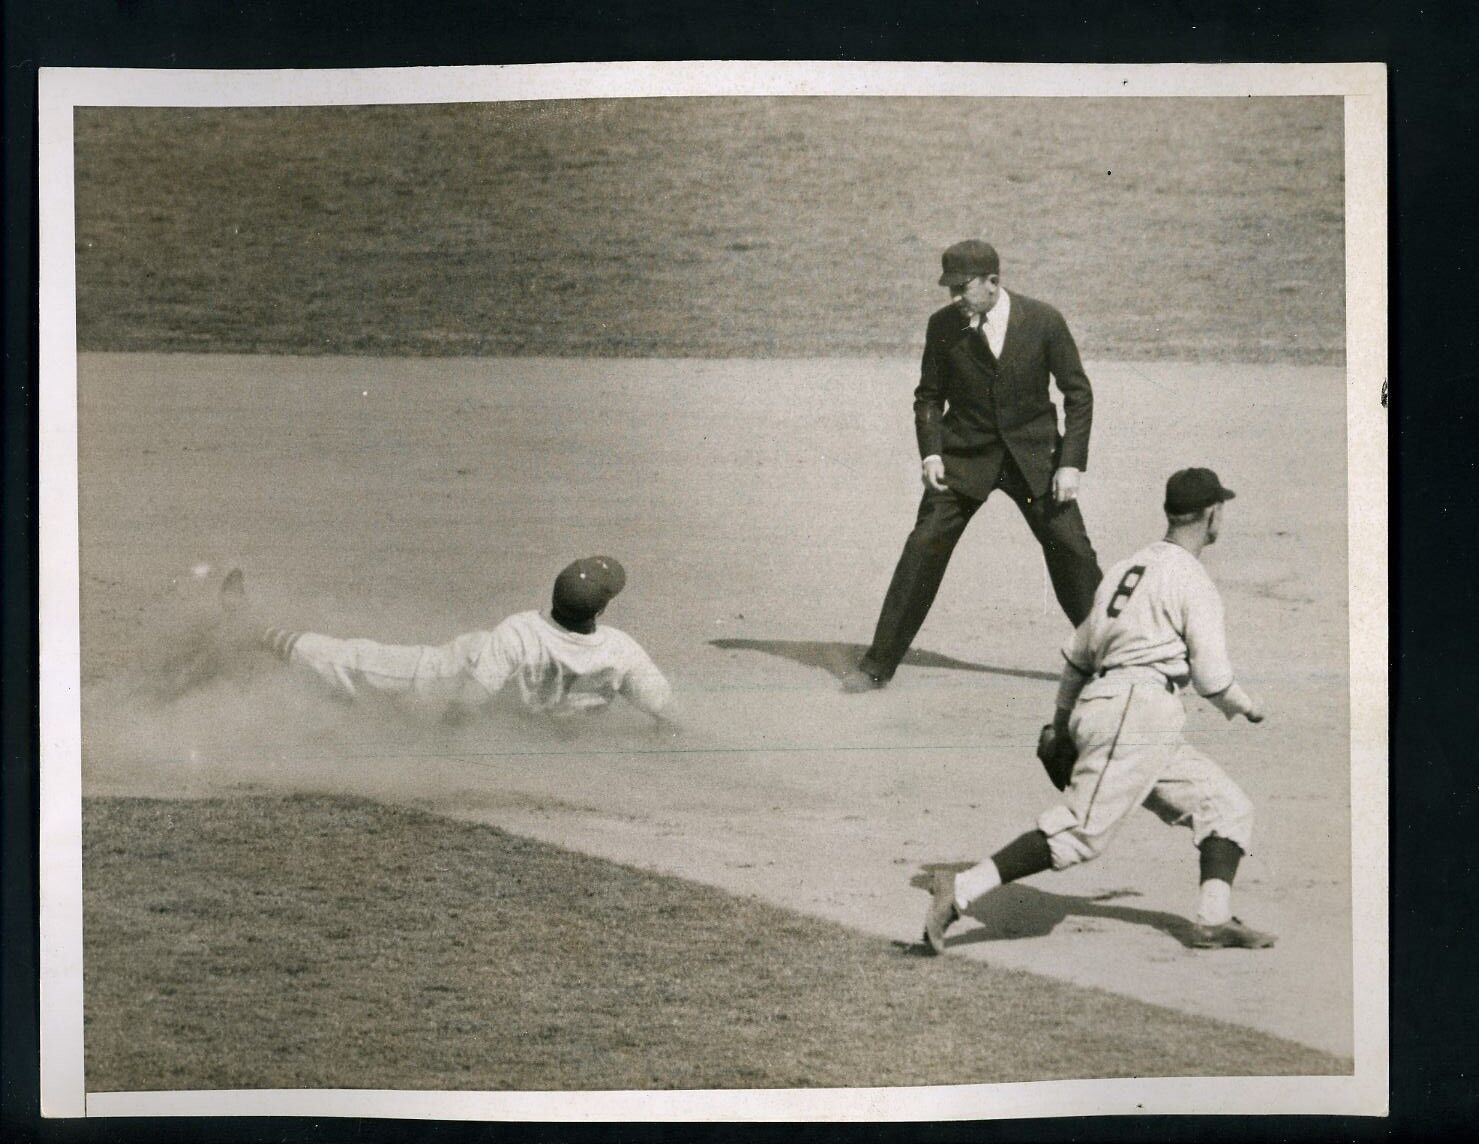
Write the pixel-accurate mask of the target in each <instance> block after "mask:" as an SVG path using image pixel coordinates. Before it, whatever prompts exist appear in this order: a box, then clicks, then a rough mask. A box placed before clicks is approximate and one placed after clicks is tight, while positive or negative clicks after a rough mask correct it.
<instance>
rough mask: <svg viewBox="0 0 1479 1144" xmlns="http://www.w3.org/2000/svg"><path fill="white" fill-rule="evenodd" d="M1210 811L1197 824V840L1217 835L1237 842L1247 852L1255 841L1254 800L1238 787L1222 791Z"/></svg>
mask: <svg viewBox="0 0 1479 1144" xmlns="http://www.w3.org/2000/svg"><path fill="white" fill-rule="evenodd" d="M1208 811H1209V813H1208V814H1207V816H1206V818H1205V820H1204V821H1202V822H1198V823H1197V824H1196V827H1197V829H1196V841H1197V845H1201V842H1202V840H1203V839H1204V838H1207V837H1208V836H1210V835H1214V834H1215V835H1216V836H1217V837H1219V838H1226V839H1227V840H1228V841H1229V842H1233V843H1236V844H1237V845H1238V846H1239V847H1240V848H1241V849H1242V850H1243V852H1244V853H1245V854H1246V853H1247V852H1248V851H1249V850H1250V849H1251V848H1252V841H1253V801H1252V799H1250V798H1249V797H1248V796H1247V795H1246V794H1244V793H1243V792H1242V791H1241V790H1239V789H1238V788H1237V787H1234V786H1230V787H1229V788H1228V789H1227V790H1225V791H1223V792H1221V793H1220V794H1219V796H1218V797H1217V799H1216V800H1215V802H1214V803H1213V804H1212V806H1210V807H1209V808H1208Z"/></svg>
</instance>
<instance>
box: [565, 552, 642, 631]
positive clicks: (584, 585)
mask: <svg viewBox="0 0 1479 1144" xmlns="http://www.w3.org/2000/svg"><path fill="white" fill-rule="evenodd" d="M626 584H627V574H626V570H625V569H624V568H622V566H621V565H620V564H619V563H618V562H617V561H616V560H614V559H612V558H611V557H610V556H586V557H584V558H582V559H580V560H577V561H575V563H573V564H570V565H568V566H567V567H566V568H565V569H564V571H562V572H561V573H560V574H559V575H558V576H556V577H555V592H554V601H553V602H554V606H555V609H556V610H557V611H560V612H564V613H566V614H569V615H576V616H594V615H595V614H596V613H597V612H599V611H600V610H601V609H602V608H604V607H605V606H606V605H607V604H609V603H610V602H611V601H612V600H613V599H614V598H615V597H616V595H617V594H618V593H619V592H620V591H621V590H622V589H623V588H625V587H626Z"/></svg>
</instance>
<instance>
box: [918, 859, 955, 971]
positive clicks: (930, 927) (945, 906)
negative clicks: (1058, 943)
mask: <svg viewBox="0 0 1479 1144" xmlns="http://www.w3.org/2000/svg"><path fill="white" fill-rule="evenodd" d="M959 920H960V911H959V910H957V909H956V908H955V875H954V874H942V873H940V872H939V871H936V872H935V884H934V892H933V895H932V896H931V898H930V908H929V912H928V913H927V914H925V915H924V940H925V943H926V944H927V945H928V946H929V949H930V952H931V953H935V954H940V953H944V952H945V931H946V930H947V929H949V928H950V927H951V926H952V925H954V924H955V923H956V922H957V921H959Z"/></svg>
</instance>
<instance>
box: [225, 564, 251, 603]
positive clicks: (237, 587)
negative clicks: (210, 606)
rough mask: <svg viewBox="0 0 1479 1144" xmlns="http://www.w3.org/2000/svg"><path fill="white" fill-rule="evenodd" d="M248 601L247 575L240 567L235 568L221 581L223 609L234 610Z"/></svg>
mask: <svg viewBox="0 0 1479 1144" xmlns="http://www.w3.org/2000/svg"><path fill="white" fill-rule="evenodd" d="M245 603H246V577H245V576H243V575H242V574H241V569H240V568H233V569H231V571H230V572H227V573H226V579H224V580H222V581H221V610H222V611H224V612H234V611H236V610H238V609H239V608H240V607H241V606H242V605H243V604H245Z"/></svg>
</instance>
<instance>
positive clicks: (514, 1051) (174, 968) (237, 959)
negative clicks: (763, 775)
mask: <svg viewBox="0 0 1479 1144" xmlns="http://www.w3.org/2000/svg"><path fill="white" fill-rule="evenodd" d="M84 818H85V837H86V838H87V839H88V840H89V845H88V847H87V849H86V853H85V865H84V869H85V893H86V911H87V927H86V933H85V940H86V950H85V953H86V961H85V965H86V979H85V988H86V1021H87V1035H86V1052H87V1057H86V1069H87V1074H86V1079H87V1088H88V1090H89V1091H92V1092H106V1091H137V1090H147V1089H224V1088H301V1087H318V1088H339V1087H347V1088H398V1089H447V1090H454V1089H460V1090H505V1089H528V1090H550V1089H574V1088H580V1089H631V1088H770V1087H787V1088H800V1087H832V1086H876V1085H920V1084H952V1083H973V1082H1000V1081H1023V1080H1049V1079H1059V1078H1075V1077H1077V1078H1092V1077H1106V1076H1114V1077H1133V1076H1204V1075H1239V1074H1246V1073H1248V1072H1249V1071H1250V1068H1256V1071H1257V1072H1258V1073H1259V1074H1264V1075H1275V1074H1296V1075H1298V1074H1306V1075H1317V1074H1332V1073H1344V1072H1348V1071H1349V1062H1348V1061H1345V1060H1342V1059H1341V1058H1338V1057H1334V1056H1330V1055H1327V1054H1323V1053H1320V1052H1317V1051H1315V1050H1313V1049H1309V1048H1305V1047H1303V1046H1300V1045H1297V1044H1293V1043H1291V1042H1288V1041H1281V1040H1278V1039H1276V1038H1273V1037H1269V1036H1266V1035H1264V1034H1261V1033H1257V1032H1253V1031H1251V1030H1248V1029H1243V1028H1239V1027H1236V1026H1232V1025H1227V1024H1222V1023H1218V1022H1214V1021H1208V1020H1204V1019H1200V1018H1195V1017H1190V1016H1187V1015H1185V1014H1182V1013H1177V1012H1174V1011H1172V1010H1169V1009H1162V1008H1158V1007H1156V1006H1151V1005H1145V1004H1142V1003H1139V1002H1136V1001H1131V1000H1128V999H1125V998H1123V997H1117V996H1114V995H1111V994H1108V993H1104V992H1100V991H1097V990H1084V989H1079V988H1075V987H1072V986H1069V985H1065V984H1061V983H1058V982H1055V981H1052V980H1049V979H1046V978H1040V977H1036V976H1033V975H1030V974H1025V973H1020V972H1012V971H1005V970H1001V969H996V968H993V967H991V966H988V965H983V964H980V963H975V962H970V961H967V960H964V959H961V958H944V959H925V958H921V957H918V956H914V955H912V954H910V953H909V952H907V951H906V950H903V949H901V948H900V947H898V946H896V945H894V944H891V943H889V942H887V941H883V940H880V939H876V938H868V937H863V936H860V935H858V934H856V933H854V932H852V931H850V930H847V929H845V928H843V927H841V926H836V925H831V924H828V923H825V922H820V921H816V920H813V919H810V918H807V917H804V916H802V915H799V914H795V913H791V912H788V911H784V910H780V909H777V908H775V907H772V906H768V905H764V904H761V903H758V902H756V901H753V900H747V899H743V898H736V897H731V896H728V895H726V894H723V893H721V892H719V891H717V890H712V889H708V888H705V887H702V886H698V885H695V884H692V883H689V882H685V881H681V880H679V879H676V878H669V877H659V876H656V875H653V874H648V873H643V872H640V871H637V870H634V869H630V868H627V867H623V866H619V865H615V864H611V863H607V862H602V861H599V860H597V859H594V858H588V857H584V856H582V855H578V854H574V853H571V852H569V851H565V850H560V849H556V848H554V847H550V846H545V845H541V844H539V843H536V842H531V841H528V840H526V839H522V838H518V837H514V836H512V835H509V834H505V833H503V832H502V831H499V830H495V829H492V828H489V827H483V826H476V825H468V824H462V823H456V822H452V821H449V820H447V819H444V818H441V817H437V816H433V815H427V814H421V813H417V812H414V811H407V810H401V809H393V808H390V807H386V806H383V805H379V804H377V803H373V802H368V801H363V800H358V799H348V798H330V797H316V796H314V797H309V796H296V797H289V798H278V797H253V798H233V799H228V800H209V801H196V802H192V801H184V802H179V801H156V800H150V799H114V798H95V799H89V800H87V801H86V802H85V803H84ZM104 839H105V840H106V841H100V840H104ZM1069 1012H1072V1013H1073V1014H1074V1018H1073V1022H1072V1027H1073V1028H1074V1030H1075V1035H1074V1036H1073V1037H1071V1038H1065V1037H1064V1036H1063V1031H1064V1015H1065V1013H1069ZM1095 1029H1097V1030H1098V1031H1099V1032H1098V1034H1097V1035H1095V1034H1094V1033H1093V1032H1092V1030H1095ZM1086 1030H1087V1031H1088V1032H1086ZM1108 1061H1113V1066H1112V1068H1110V1067H1108V1066H1107V1064H1106V1062H1108Z"/></svg>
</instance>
